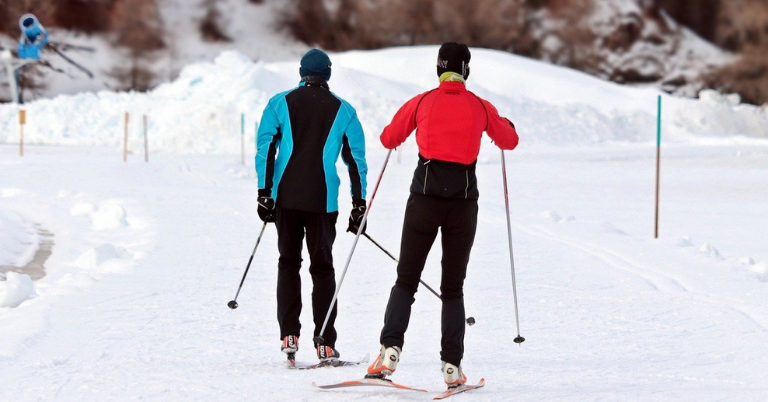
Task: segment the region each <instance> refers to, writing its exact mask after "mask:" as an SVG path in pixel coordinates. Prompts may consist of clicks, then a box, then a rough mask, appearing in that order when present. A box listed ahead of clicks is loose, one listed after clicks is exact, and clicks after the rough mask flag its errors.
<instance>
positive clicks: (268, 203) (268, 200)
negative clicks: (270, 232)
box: [256, 189, 277, 223]
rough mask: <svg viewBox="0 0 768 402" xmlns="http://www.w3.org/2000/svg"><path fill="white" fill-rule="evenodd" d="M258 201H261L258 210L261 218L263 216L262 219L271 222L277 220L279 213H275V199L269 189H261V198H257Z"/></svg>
mask: <svg viewBox="0 0 768 402" xmlns="http://www.w3.org/2000/svg"><path fill="white" fill-rule="evenodd" d="M256 201H257V202H258V203H259V208H258V210H257V211H258V213H259V218H261V220H262V221H264V222H265V223H270V222H274V221H276V220H277V215H276V214H275V200H274V199H273V198H272V196H271V192H270V191H269V190H265V189H261V190H259V198H257V199H256Z"/></svg>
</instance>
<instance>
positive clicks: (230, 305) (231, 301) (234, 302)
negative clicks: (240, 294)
mask: <svg viewBox="0 0 768 402" xmlns="http://www.w3.org/2000/svg"><path fill="white" fill-rule="evenodd" d="M238 306H239V305H238V304H237V302H236V301H234V300H230V301H229V303H227V307H229V308H231V309H232V310H234V309H236V308H237V307H238Z"/></svg>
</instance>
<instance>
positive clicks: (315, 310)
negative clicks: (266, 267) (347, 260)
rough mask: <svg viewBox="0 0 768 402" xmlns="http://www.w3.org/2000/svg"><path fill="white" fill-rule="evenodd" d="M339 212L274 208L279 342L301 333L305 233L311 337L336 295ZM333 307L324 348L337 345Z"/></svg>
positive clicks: (320, 327) (318, 330) (316, 333)
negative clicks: (335, 242)
mask: <svg viewBox="0 0 768 402" xmlns="http://www.w3.org/2000/svg"><path fill="white" fill-rule="evenodd" d="M338 216H339V213H338V212H330V213H317V212H306V211H297V210H292V209H285V208H280V207H278V208H277V220H276V222H275V225H276V227H277V248H278V251H279V252H280V259H279V260H278V263H277V268H278V272H277V321H278V322H279V323H280V339H282V338H283V337H285V336H288V335H300V334H301V322H300V321H299V317H300V316H301V275H300V274H299V270H300V269H301V261H302V259H301V251H302V246H303V242H304V234H305V233H306V236H307V251H308V253H309V261H310V263H309V274H310V275H311V276H312V285H313V287H312V316H313V318H314V322H315V332H314V336H318V335H320V330H321V329H322V327H323V321H325V316H326V314H328V307H329V306H330V305H331V300H332V299H333V294H334V293H335V292H336V273H335V271H334V269H333V242H334V241H335V240H336V219H337V218H338ZM335 321H336V306H334V307H333V312H332V313H331V317H330V318H329V319H328V325H327V326H326V328H325V333H324V334H323V339H324V341H325V345H326V346H331V347H335V346H336V329H335V328H334V322H335Z"/></svg>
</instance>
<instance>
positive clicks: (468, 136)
mask: <svg viewBox="0 0 768 402" xmlns="http://www.w3.org/2000/svg"><path fill="white" fill-rule="evenodd" d="M469 59H470V52H469V48H467V46H466V45H463V44H459V43H455V42H450V43H444V44H443V45H442V46H441V47H440V51H439V52H438V56H437V75H438V76H439V77H440V86H439V87H438V88H435V89H433V90H431V91H428V92H425V93H423V94H420V95H418V96H416V97H414V98H413V99H411V100H409V101H408V102H407V103H406V104H405V105H403V106H402V107H401V108H400V110H398V111H397V113H396V114H395V117H394V118H393V119H392V122H391V123H390V124H389V125H388V126H387V127H386V128H385V129H384V132H383V133H382V134H381V143H382V144H383V145H384V147H385V148H388V149H393V148H395V147H397V146H399V145H400V144H402V143H403V142H404V141H405V140H406V138H408V136H409V135H411V133H412V132H413V131H414V130H416V143H417V144H418V146H419V163H418V166H417V167H416V170H415V172H414V174H413V181H412V182H411V188H410V191H411V195H410V197H409V198H408V203H407V205H406V209H405V219H404V222H403V234H402V239H401V241H400V259H399V263H398V265H397V281H396V282H395V286H394V287H392V291H391V293H390V295H389V303H388V304H387V310H386V313H385V315H384V328H383V329H382V330H381V337H380V343H381V352H380V354H379V356H378V357H377V358H376V360H375V361H374V362H373V364H371V366H370V367H368V375H369V376H371V377H379V378H383V377H384V376H387V375H390V374H392V373H393V372H394V371H395V369H396V368H397V363H398V362H399V361H400V352H401V351H402V347H403V343H404V336H405V331H406V329H407V328H408V321H409V320H410V316H411V305H412V304H413V301H414V294H415V293H416V290H417V288H418V285H419V279H420V277H421V272H422V270H423V269H424V264H425V262H426V259H427V255H428V254H429V250H430V248H431V247H432V244H433V243H434V241H435V238H436V237H437V232H438V229H439V230H440V231H441V233H442V247H443V258H442V280H441V284H440V291H441V293H442V296H441V299H442V301H443V307H442V322H441V327H442V340H441V349H442V350H441V352H440V358H441V360H442V363H443V366H442V367H443V368H442V371H443V377H444V380H445V382H446V384H447V385H448V387H449V388H452V387H457V386H459V385H461V384H464V383H465V382H466V381H467V378H466V376H464V374H463V372H462V370H461V359H462V358H463V355H464V330H465V327H464V320H465V313H464V298H463V297H464V291H463V288H464V278H465V277H466V273H467V263H468V262H469V253H470V251H471V250H472V243H473V242H474V239H475V231H476V229H477V199H478V196H479V193H478V190H477V177H476V176H475V165H476V164H477V155H478V153H479V151H480V139H481V136H482V134H483V131H485V132H486V133H488V136H489V137H490V138H491V139H492V140H493V141H494V142H495V144H496V146H498V147H499V148H501V149H508V150H511V149H514V148H515V147H516V146H517V143H518V136H517V132H516V131H515V126H514V124H512V122H510V121H509V120H508V119H506V118H504V117H501V116H499V112H498V111H497V110H496V108H495V107H494V106H493V105H491V103H490V102H488V101H486V100H484V99H481V98H480V97H478V96H477V95H475V94H473V93H472V92H470V91H468V90H467V89H466V87H465V81H466V79H467V78H468V77H469Z"/></svg>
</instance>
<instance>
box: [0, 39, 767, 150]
mask: <svg viewBox="0 0 768 402" xmlns="http://www.w3.org/2000/svg"><path fill="white" fill-rule="evenodd" d="M437 49H438V47H437V46H423V47H408V48H393V49H386V50H377V51H351V52H344V53H338V54H331V55H330V56H331V59H332V61H333V76H332V77H331V80H330V86H331V90H332V91H334V92H335V93H336V94H337V95H339V96H341V97H342V98H344V99H346V100H347V101H349V102H350V103H351V104H352V105H353V106H354V107H355V108H356V109H357V112H358V115H359V117H360V120H361V122H362V123H363V127H364V129H365V130H366V134H367V136H368V137H369V138H370V140H369V146H375V144H376V143H377V141H375V138H376V137H377V136H378V134H379V133H380V132H381V130H382V129H383V128H384V127H385V126H386V125H387V124H388V123H389V121H390V119H391V118H392V116H393V115H394V113H395V112H396V111H397V108H398V107H399V106H400V105H402V103H404V102H405V101H407V100H408V99H409V98H411V97H413V96H415V95H416V94H418V93H422V92H424V91H427V90H429V89H431V88H434V87H435V86H436V85H437V83H438V82H437V76H436V74H435V67H434V59H435V55H436V54H437ZM298 67H299V62H298V60H296V61H291V62H276V63H265V62H255V63H254V62H253V61H252V60H251V59H249V58H248V57H247V56H245V55H243V54H241V53H238V52H235V51H227V52H224V53H222V54H221V55H220V56H219V57H217V58H216V59H215V60H214V61H213V62H212V63H211V62H204V63H197V64H192V65H189V66H188V67H186V68H184V70H183V71H182V72H181V74H180V75H179V77H178V79H176V80H175V81H174V82H172V83H169V84H164V85H161V86H159V87H158V88H157V89H155V90H153V91H151V92H148V93H135V92H130V93H114V92H99V93H84V94H79V95H73V96H69V95H67V96H64V95H62V96H58V97H56V98H53V99H43V100H39V101H36V102H33V103H30V104H28V105H26V109H27V125H26V126H25V142H26V143H30V144H46V145H101V146H112V147H115V148H118V149H119V148H121V147H122V144H123V136H124V130H125V129H126V126H125V124H124V121H125V120H124V114H125V113H126V112H127V113H128V125H127V131H128V144H129V152H136V153H140V152H143V146H144V141H145V137H144V135H145V132H146V136H147V137H146V141H147V143H148V146H149V150H150V152H155V151H169V152H183V153H239V152H240V141H241V135H244V136H245V138H244V140H245V141H246V143H247V144H250V145H249V148H252V147H253V144H254V137H255V128H256V125H257V124H258V121H259V120H260V118H261V112H262V110H263V108H264V106H265V105H266V103H267V101H268V100H269V98H270V97H271V96H273V95H275V94H276V93H279V92H282V91H285V90H287V89H290V88H293V87H295V86H296V85H297V84H298V82H299V74H298V69H299V68H298ZM468 89H470V90H472V91H473V92H475V93H476V94H478V95H479V96H481V97H484V98H487V99H488V100H490V101H491V102H492V103H494V104H495V105H496V106H497V107H498V109H499V112H500V113H501V114H502V115H504V116H507V117H509V118H510V119H511V120H512V121H513V122H514V123H515V125H516V126H517V127H518V130H519V132H520V133H521V138H522V140H521V142H523V143H525V144H527V145H530V144H537V143H541V144H556V145H570V144H595V143H603V142H652V141H654V140H655V138H656V106H657V96H659V95H661V96H662V98H663V112H662V124H663V133H664V134H663V136H664V137H663V138H664V139H665V140H668V141H675V142H700V141H711V140H712V139H713V138H714V139H716V140H718V141H720V140H726V141H743V140H744V138H766V137H768V109H766V108H764V107H763V108H759V107H754V106H749V105H740V104H738V103H737V102H733V101H732V100H731V99H728V100H727V101H725V102H723V101H720V100H719V99H714V98H717V97H716V96H709V95H708V96H707V97H705V98H704V99H702V100H692V99H681V98H675V97H672V96H668V95H665V94H662V93H660V92H659V91H657V90H655V89H650V88H636V87H629V86H622V85H618V84H614V83H611V82H608V81H604V80H601V79H598V78H595V77H592V76H589V75H587V74H584V73H580V72H577V71H574V70H570V69H567V68H563V67H558V66H553V65H550V64H547V63H544V62H538V61H534V60H531V59H527V58H524V57H520V56H515V55H512V54H509V53H506V52H500V51H493V50H486V49H473V55H472V75H471V76H470V78H469V81H468ZM718 96H719V95H718ZM16 114H17V107H16V106H14V105H4V106H2V107H0V143H15V142H17V141H18V131H19V130H18V119H17V117H16ZM143 116H147V120H146V121H147V125H146V131H145V125H144V118H143ZM241 116H242V118H243V120H241ZM371 144H374V145H371Z"/></svg>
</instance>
